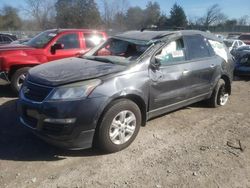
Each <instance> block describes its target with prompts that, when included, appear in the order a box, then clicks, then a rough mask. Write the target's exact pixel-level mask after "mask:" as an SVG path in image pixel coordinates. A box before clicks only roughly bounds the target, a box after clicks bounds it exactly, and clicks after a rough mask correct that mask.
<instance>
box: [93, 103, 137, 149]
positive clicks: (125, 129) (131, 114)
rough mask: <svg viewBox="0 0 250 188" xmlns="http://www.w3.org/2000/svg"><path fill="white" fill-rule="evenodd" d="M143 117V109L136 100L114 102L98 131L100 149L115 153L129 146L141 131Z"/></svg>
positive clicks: (105, 114)
mask: <svg viewBox="0 0 250 188" xmlns="http://www.w3.org/2000/svg"><path fill="white" fill-rule="evenodd" d="M123 117H124V118H123ZM141 117H142V116H141V111H140V109H139V107H138V106H137V105H136V104H135V103H134V102H132V101H130V100H127V99H120V100H116V101H114V102H112V103H111V105H109V108H108V110H107V111H106V112H105V113H104V115H103V118H102V120H101V123H100V127H99V129H98V131H97V139H98V141H97V146H98V147H99V149H101V150H102V151H104V152H105V153H113V152H117V151H120V150H122V149H124V148H126V147H128V146H129V145H130V144H131V143H132V142H133V141H134V139H135V138H136V136H137V134H138V132H139V129H140V126H141V119H142V118H141ZM122 121H123V122H122Z"/></svg>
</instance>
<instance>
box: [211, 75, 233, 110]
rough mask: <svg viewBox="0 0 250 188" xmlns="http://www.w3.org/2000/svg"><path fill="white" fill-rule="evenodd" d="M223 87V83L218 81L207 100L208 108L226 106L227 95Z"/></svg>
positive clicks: (221, 80)
mask: <svg viewBox="0 0 250 188" xmlns="http://www.w3.org/2000/svg"><path fill="white" fill-rule="evenodd" d="M225 85H226V84H225V81H224V80H223V79H220V80H219V82H218V83H217V85H216V86H215V88H214V91H213V93H212V96H211V98H210V99H209V100H208V104H209V106H210V107H213V108H217V107H220V106H225V105H226V103H227V101H228V98H229V93H228V91H227V90H226V87H225Z"/></svg>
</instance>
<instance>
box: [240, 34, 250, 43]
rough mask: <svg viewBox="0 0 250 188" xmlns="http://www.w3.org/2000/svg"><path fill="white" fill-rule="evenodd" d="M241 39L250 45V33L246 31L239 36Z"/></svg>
mask: <svg viewBox="0 0 250 188" xmlns="http://www.w3.org/2000/svg"><path fill="white" fill-rule="evenodd" d="M239 40H242V41H243V42H244V43H246V44H248V45H250V33H244V34H241V35H240V36H239Z"/></svg>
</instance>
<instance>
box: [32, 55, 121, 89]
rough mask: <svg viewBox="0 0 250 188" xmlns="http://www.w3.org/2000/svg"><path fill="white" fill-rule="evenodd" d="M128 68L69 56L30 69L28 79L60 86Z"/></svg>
mask: <svg viewBox="0 0 250 188" xmlns="http://www.w3.org/2000/svg"><path fill="white" fill-rule="evenodd" d="M125 69H126V66H122V65H115V64H111V63H103V62H99V61H93V60H86V59H82V58H67V59H62V60H57V61H54V62H50V63H46V64H43V65H38V66H36V67H34V68H32V69H30V70H29V74H28V80H29V81H31V82H34V83H37V84H42V85H47V86H59V85H64V84H67V83H72V82H77V81H83V80H88V79H93V78H98V77H101V76H105V75H108V74H112V73H117V72H120V71H123V70H125Z"/></svg>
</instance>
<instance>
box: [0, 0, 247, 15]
mask: <svg viewBox="0 0 250 188" xmlns="http://www.w3.org/2000/svg"><path fill="white" fill-rule="evenodd" d="M128 1H129V4H130V6H140V7H142V8H145V6H146V4H147V2H148V0H128ZM24 2H25V0H0V7H2V6H3V5H12V6H15V7H17V8H18V7H22V6H24ZM96 2H97V3H98V4H99V6H100V2H101V0H96ZM156 2H158V3H159V4H160V6H161V10H162V11H163V12H164V13H166V15H168V14H169V11H170V9H171V7H172V6H173V4H174V3H175V2H176V3H177V4H179V5H181V6H182V7H183V8H184V10H185V12H186V15H187V16H188V17H191V18H194V17H200V16H202V15H203V14H204V12H205V11H206V9H207V8H208V7H209V6H211V5H213V4H216V3H217V4H219V5H220V7H221V8H222V11H223V12H224V13H225V14H226V15H227V16H228V17H229V18H239V17H241V16H244V15H249V16H250V0H158V1H156Z"/></svg>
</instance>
